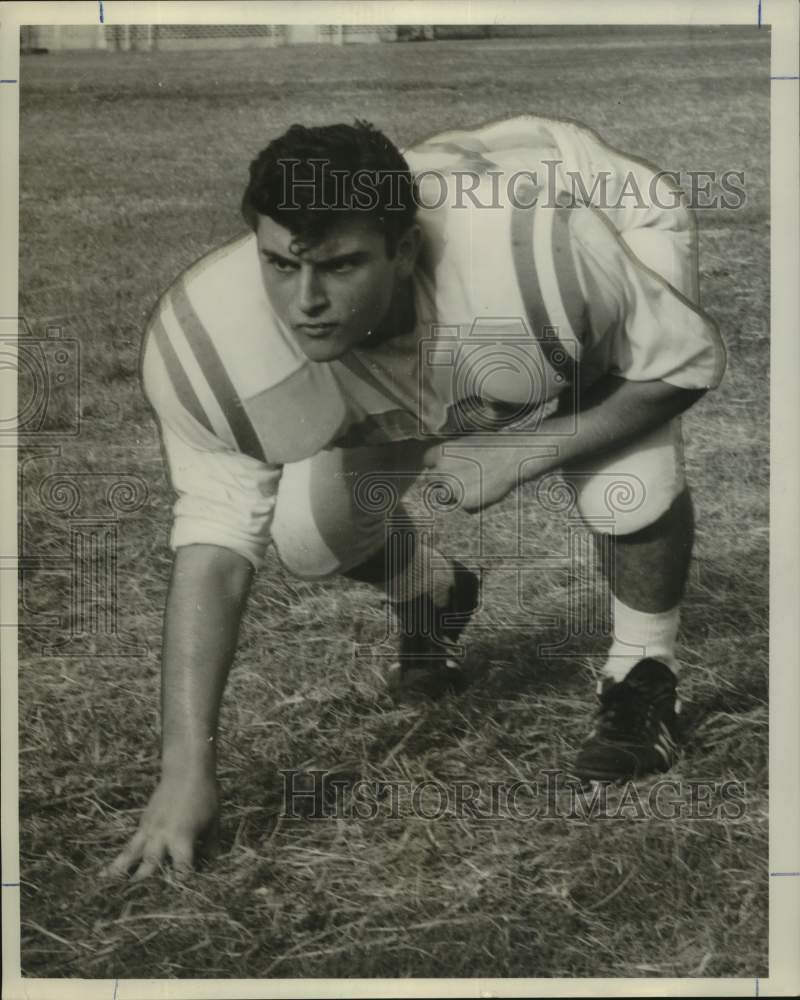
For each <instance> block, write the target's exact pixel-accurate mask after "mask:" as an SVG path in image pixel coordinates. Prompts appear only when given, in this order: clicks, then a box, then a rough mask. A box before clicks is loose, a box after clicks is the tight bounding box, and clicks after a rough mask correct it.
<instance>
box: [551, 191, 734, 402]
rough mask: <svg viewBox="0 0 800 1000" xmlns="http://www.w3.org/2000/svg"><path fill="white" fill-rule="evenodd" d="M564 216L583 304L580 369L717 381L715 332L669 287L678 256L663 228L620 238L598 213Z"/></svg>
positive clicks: (719, 346) (719, 349) (701, 384)
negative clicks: (655, 231) (628, 239)
mask: <svg viewBox="0 0 800 1000" xmlns="http://www.w3.org/2000/svg"><path fill="white" fill-rule="evenodd" d="M568 215H569V218H570V222H569V242H570V251H571V256H572V260H573V262H574V270H575V277H576V278H577V281H578V284H579V287H580V295H581V297H582V298H583V300H584V302H585V311H586V332H585V335H584V338H583V350H582V356H581V364H582V366H583V367H584V369H585V370H588V371H594V372H596V373H598V374H599V373H607V374H613V375H618V376H620V377H622V378H625V379H628V380H629V381H634V382H640V381H641V382H644V381H656V380H659V381H663V382H668V383H670V384H671V385H675V386H679V387H681V388H684V389H710V388H714V387H715V386H717V385H719V383H720V381H721V379H722V375H723V373H724V371H725V363H726V359H725V348H724V345H723V342H722V338H721V336H720V333H719V330H718V328H717V326H716V324H715V323H714V321H713V320H712V319H711V317H710V316H708V314H707V313H705V312H703V310H702V309H700V308H699V307H698V306H697V305H696V304H695V303H694V302H693V301H692V300H691V298H690V297H688V295H687V294H684V293H682V292H681V291H680V290H679V287H676V285H678V286H679V285H680V283H679V282H678V281H677V280H676V279H673V275H674V273H675V271H676V270H677V271H680V270H681V269H682V261H679V263H678V264H677V265H676V264H675V261H676V259H678V258H679V256H680V255H679V254H678V252H677V251H676V249H675V244H674V242H673V241H672V240H671V239H670V237H669V234H666V233H650V234H647V239H646V240H642V239H641V238H640V239H638V240H637V239H631V240H630V241H626V240H624V239H623V238H622V237H621V236H620V235H619V234H618V233H616V232H615V231H614V229H613V227H612V226H611V225H610V223H609V222H608V220H607V219H605V218H604V217H603V216H602V215H601V214H600V213H599V212H595V211H594V210H592V209H589V208H578V209H571V210H569V211H568ZM668 279H673V280H668ZM685 283H686V284H687V285H688V284H689V282H688V279H687V281H686V282H685Z"/></svg>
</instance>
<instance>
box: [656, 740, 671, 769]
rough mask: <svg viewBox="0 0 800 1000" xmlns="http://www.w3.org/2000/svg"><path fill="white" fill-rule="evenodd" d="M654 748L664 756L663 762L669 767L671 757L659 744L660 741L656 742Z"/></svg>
mask: <svg viewBox="0 0 800 1000" xmlns="http://www.w3.org/2000/svg"><path fill="white" fill-rule="evenodd" d="M654 749H655V750H656V751H657V752H658V753H660V754H661V756H662V757H663V758H664V763H665V764H666V765H667V767H671V766H672V758H671V757H670V755H669V754H668V753H667V751H666V750H665V749H664V748H663V747H662V746H661V744H660V743H656V744H655V747H654Z"/></svg>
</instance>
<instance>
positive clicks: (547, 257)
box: [511, 206, 581, 384]
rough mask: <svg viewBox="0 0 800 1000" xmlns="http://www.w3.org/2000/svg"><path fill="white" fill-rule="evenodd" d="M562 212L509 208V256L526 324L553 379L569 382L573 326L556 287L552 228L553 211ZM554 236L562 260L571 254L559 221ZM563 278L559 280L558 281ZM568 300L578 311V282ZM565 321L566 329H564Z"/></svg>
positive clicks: (573, 356) (563, 280) (570, 292)
mask: <svg viewBox="0 0 800 1000" xmlns="http://www.w3.org/2000/svg"><path fill="white" fill-rule="evenodd" d="M561 211H565V210H564V209H550V208H545V207H541V206H537V207H536V208H525V207H522V206H514V207H512V208H511V254H512V259H513V262H514V273H515V277H516V281H517V286H518V290H519V295H520V298H521V299H522V302H523V305H524V308H525V313H526V318H527V322H528V326H529V328H530V330H531V333H532V334H533V335H534V336H535V337H536V339H537V341H538V344H539V348H540V350H541V352H542V354H543V355H544V358H545V359H546V361H547V362H548V364H549V365H550V367H551V368H552V369H553V371H554V372H555V373H556V380H557V382H559V383H560V384H565V383H568V382H570V381H571V380H572V360H573V359H574V358H575V355H576V353H577V351H576V349H575V347H573V346H572V345H571V344H570V343H569V339H570V338H572V344H575V330H574V327H573V323H572V322H571V321H569V319H568V318H567V312H566V310H565V309H564V306H563V301H562V299H563V292H562V290H561V289H560V288H559V287H558V285H557V282H558V281H559V277H558V273H557V267H556V263H555V261H554V250H553V232H552V227H553V224H554V221H555V218H554V216H555V213H558V212H561ZM557 236H558V240H559V247H558V250H559V252H558V258H559V260H560V259H561V258H565V257H566V254H567V253H569V247H568V245H567V246H565V245H564V243H565V242H567V241H568V234H567V240H565V230H564V227H563V224H562V223H560V224H559V229H558V232H557ZM567 280H568V279H565V278H564V277H562V278H561V281H562V282H566V281H567ZM569 284H570V285H571V284H572V283H571V282H569ZM564 287H566V284H565V286H564ZM567 299H568V301H569V302H570V304H571V307H572V311H573V313H577V311H578V310H579V309H580V308H581V301H580V293H579V289H577V281H575V284H574V287H570V288H569V290H568V294H567ZM548 306H549V308H548ZM565 320H566V325H567V326H568V329H567V330H564V329H563V327H564V322H565ZM559 376H560V377H559Z"/></svg>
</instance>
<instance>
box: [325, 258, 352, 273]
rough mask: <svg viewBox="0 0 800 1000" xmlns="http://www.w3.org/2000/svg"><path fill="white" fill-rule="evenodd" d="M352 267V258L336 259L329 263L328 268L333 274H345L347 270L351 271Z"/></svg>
mask: <svg viewBox="0 0 800 1000" xmlns="http://www.w3.org/2000/svg"><path fill="white" fill-rule="evenodd" d="M354 267H355V262H354V261H352V260H337V261H334V263H333V264H331V265H330V269H331V271H333V272H334V274H346V273H347V272H348V271H352V270H353V268H354Z"/></svg>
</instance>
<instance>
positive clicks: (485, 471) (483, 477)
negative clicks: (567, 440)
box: [425, 438, 549, 513]
mask: <svg viewBox="0 0 800 1000" xmlns="http://www.w3.org/2000/svg"><path fill="white" fill-rule="evenodd" d="M445 448H446V449H447V451H448V452H449V453H448V454H444V453H443V450H444V449H445ZM537 463H538V464H540V465H541V464H543V463H542V462H541V459H537V458H536V457H531V451H530V449H523V448H515V447H510V446H509V445H508V443H506V442H504V443H503V444H499V445H498V446H496V447H486V446H476V442H475V440H474V439H469V438H466V439H461V440H459V441H448V442H447V443H446V444H445V445H435V446H434V447H433V448H429V449H428V451H427V452H426V453H425V466H426V468H428V469H432V470H434V474H432V475H431V477H430V478H431V480H432V481H435V478H436V477H435V473H436V472H438V473H442V476H443V482H445V483H446V484H447V485H448V487H449V488H451V489H453V488H455V490H456V499H457V500H459V501H460V502H459V503H458V506H460V507H463V509H464V510H466V511H469V513H475V512H476V511H479V510H483V508H484V507H491V506H492V505H493V504H496V503H499V502H500V501H501V500H503V499H504V498H505V497H506V496H508V494H509V493H510V492H511V491H512V490H514V489H516V488H517V487H518V486H520V485H521V484H522V483H523V482H525V481H527V480H530V479H533V478H535V477H536V475H537V474H541V472H544V471H546V470H545V468H541V470H540V471H539V470H538V469H537ZM548 468H549V463H548ZM454 481H455V484H454ZM456 484H457V485H456Z"/></svg>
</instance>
